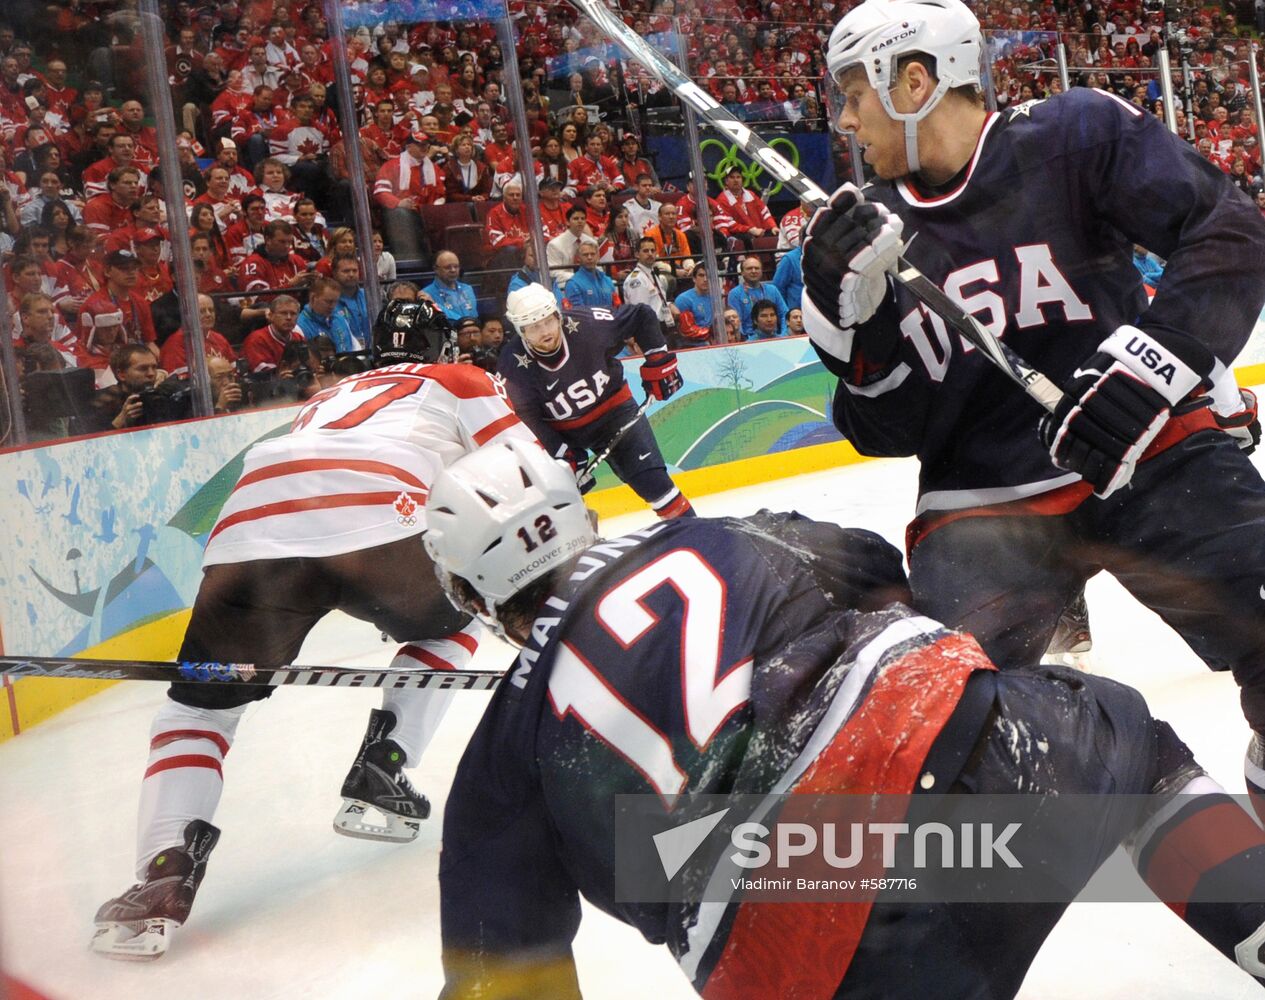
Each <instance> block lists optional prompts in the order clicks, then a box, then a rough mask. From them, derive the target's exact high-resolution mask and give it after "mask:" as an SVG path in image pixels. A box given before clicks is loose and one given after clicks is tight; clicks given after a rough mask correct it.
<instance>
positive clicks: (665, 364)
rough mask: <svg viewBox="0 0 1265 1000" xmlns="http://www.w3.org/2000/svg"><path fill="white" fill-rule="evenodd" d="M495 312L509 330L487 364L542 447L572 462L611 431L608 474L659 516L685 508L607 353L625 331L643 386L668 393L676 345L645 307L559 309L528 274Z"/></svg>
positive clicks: (672, 388)
mask: <svg viewBox="0 0 1265 1000" xmlns="http://www.w3.org/2000/svg"><path fill="white" fill-rule="evenodd" d="M505 318H506V319H507V320H509V322H510V324H511V325H512V326H513V327H514V329H515V330H516V331H517V334H518V335H517V336H515V337H511V338H510V339H509V340H507V341H506V342H505V346H504V347H503V348H501V356H500V361H499V363H498V365H497V370H498V372H499V373H500V374H501V375H502V376H503V377H504V379H505V384H506V387H507V388H508V390H509V397H510V401H511V402H512V403H513V404H514V410H515V411H516V412H517V413H518V415H519V417H520V418H522V420H523V422H524V423H525V424H526V425H527V426H528V427H530V428H531V429H532V431H533V432H535V434H536V436H537V437H538V438H539V439H540V442H541V444H543V445H544V446H545V448H546V450H548V452H549V453H550V454H551V455H553V456H554V457H556V458H564V459H566V460H567V461H568V462H570V464H571V466H572V468H575V469H579V467H580V466H581V465H582V463H583V462H584V461H585V458H586V454H587V452H589V451H593V452H601V451H603V450H605V448H606V447H607V446H608V445H610V443H611V442H612V441H615V445H614V447H613V448H611V451H610V454H609V455H608V456H607V461H608V462H609V463H610V467H611V470H612V471H613V472H614V473H615V475H617V476H618V477H619V478H620V479H621V480H623V481H624V482H625V483H627V484H628V485H629V486H630V487H632V490H633V492H634V493H636V494H637V495H638V496H639V497H641V498H642V499H643V500H645V501H646V503H648V504H649V505H650V506H651V508H652V509H653V510H654V512H655V513H656V514H658V515H659V517H662V518H671V517H687V516H693V514H694V508H693V507H692V506H691V505H690V501H689V499H688V498H687V497H686V496H685V494H684V493H682V492H681V491H680V489H678V488H677V486H676V484H675V483H673V482H672V478H671V477H670V476H669V475H668V471H667V465H666V463H665V462H664V461H663V455H662V454H661V453H660V451H659V443H658V442H657V441H656V440H655V438H654V431H653V430H651V428H650V421H648V420H647V419H646V418H645V415H644V414H638V413H637V404H636V402H634V400H633V396H632V390H631V389H630V388H629V387H628V383H627V382H626V381H625V380H624V367H623V365H622V364H621V363H620V362H619V361H618V360H617V359H616V355H617V354H619V352H620V351H621V350H623V348H624V345H625V342H626V341H628V340H633V341H635V342H636V344H637V346H638V347H640V348H641V351H642V353H643V354H644V355H645V358H646V360H645V361H644V362H643V363H642V366H641V384H642V387H643V388H644V389H645V391H646V394H647V395H648V396H653V397H654V398H655V399H668V398H670V397H671V396H672V395H673V394H674V393H675V392H676V391H677V390H678V389H679V388H680V387H681V376H680V373H679V372H678V371H677V364H676V355H675V354H674V353H673V352H671V351H669V350H668V349H667V342H666V341H665V340H664V339H663V334H662V332H660V329H659V323H658V321H657V320H656V319H655V315H654V313H653V312H652V311H651V310H650V308H649V307H648V306H643V305H625V306H622V307H620V308H618V309H616V310H614V311H613V312H612V311H611V310H608V309H597V308H593V309H586V308H574V309H565V310H560V309H559V308H558V303H557V300H556V299H555V297H554V295H553V293H552V292H550V291H549V290H548V289H546V288H545V287H544V286H543V285H537V284H529V285H526V286H524V287H523V288H519V289H517V290H515V291H513V292H510V294H509V297H508V298H507V299H506V300H505Z"/></svg>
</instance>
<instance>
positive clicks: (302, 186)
mask: <svg viewBox="0 0 1265 1000" xmlns="http://www.w3.org/2000/svg"><path fill="white" fill-rule="evenodd" d="M290 110H291V112H292V117H290V118H287V119H286V120H285V121H284V122H282V123H281V124H279V125H278V126H277V127H276V128H274V129H273V130H272V136H271V138H270V139H269V141H268V144H269V148H270V149H271V151H272V157H273V158H275V159H277V160H280V161H281V162H282V163H284V164H285V165H286V166H287V167H289V169H290V186H291V187H292V188H293V189H294V190H295V191H298V192H300V193H301V194H303V195H304V196H305V197H308V198H312V199H313V200H315V201H316V202H317V203H318V204H320V203H321V202H322V200H323V198H324V195H325V192H326V191H327V190H328V187H329V164H328V161H329V151H330V146H332V145H333V142H334V139H335V138H336V137H335V136H333V135H332V134H331V133H330V132H329V131H328V130H327V129H326V127H325V126H324V125H323V124H321V123H320V122H318V121H316V117H315V116H316V102H315V101H314V100H313V99H312V98H311V97H310V96H309V95H307V94H300V95H299V96H298V97H296V98H295V99H294V103H293V106H292V107H291V109H290Z"/></svg>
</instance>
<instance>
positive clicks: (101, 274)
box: [53, 226, 105, 326]
mask: <svg viewBox="0 0 1265 1000" xmlns="http://www.w3.org/2000/svg"><path fill="white" fill-rule="evenodd" d="M96 248H97V234H96V233H94V232H93V231H92V230H91V229H89V228H88V227H87V226H71V227H70V228H69V229H67V230H66V253H65V254H64V255H63V256H62V258H61V260H59V261H57V262H56V264H55V265H54V271H53V277H54V283H55V285H56V288H55V289H54V291H53V302H54V303H55V304H56V306H57V310H58V312H60V313H61V315H62V318H63V319H64V320H65V322H67V323H69V324H72V325H74V326H77V325H78V324H79V314H80V312H82V311H83V305H84V303H85V302H86V301H87V300H88V296H90V295H91V294H92V293H93V292H95V291H97V290H99V289H100V288H101V287H103V286H104V285H105V270H104V268H103V267H102V264H101V260H100V259H99V258H98V257H97V256H96V255H95V254H94V251H95V250H96Z"/></svg>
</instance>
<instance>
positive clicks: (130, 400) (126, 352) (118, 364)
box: [91, 316, 158, 431]
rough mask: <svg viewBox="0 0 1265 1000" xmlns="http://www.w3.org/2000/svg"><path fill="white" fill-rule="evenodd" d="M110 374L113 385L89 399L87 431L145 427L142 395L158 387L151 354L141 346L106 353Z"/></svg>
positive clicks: (156, 372) (155, 366) (156, 373)
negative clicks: (90, 402)
mask: <svg viewBox="0 0 1265 1000" xmlns="http://www.w3.org/2000/svg"><path fill="white" fill-rule="evenodd" d="M97 318H98V320H101V319H105V318H106V317H104V316H99V317H97ZM120 325H121V324H120ZM110 371H111V372H112V373H113V374H114V378H115V384H114V385H111V386H107V387H106V388H104V389H99V390H97V392H96V394H95V395H94V396H93V397H92V412H93V414H94V418H93V420H92V424H93V426H92V428H91V429H92V430H93V431H108V430H111V429H113V430H122V429H123V428H124V427H139V426H141V425H142V424H143V423H145V404H144V401H143V399H142V394H143V393H144V392H145V391H146V390H150V391H152V390H153V389H154V387H155V386H157V385H158V360H157V359H156V358H155V357H154V353H153V351H151V350H150V349H149V348H148V347H146V346H144V345H143V344H123V345H122V346H120V347H116V348H114V350H113V351H112V352H111V353H110Z"/></svg>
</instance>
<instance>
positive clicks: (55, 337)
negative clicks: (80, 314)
mask: <svg viewBox="0 0 1265 1000" xmlns="http://www.w3.org/2000/svg"><path fill="white" fill-rule="evenodd" d="M16 319H17V324H16V326H15V329H14V337H15V339H14V344H13V346H14V347H15V348H17V349H18V350H23V349H25V348H27V347H33V346H34V345H36V344H48V345H49V346H50V347H52V348H53V349H54V350H55V351H57V353H58V354H59V355H61V358H62V360H63V361H64V362H65V363H66V364H67V365H68V366H70V367H71V368H73V367H75V344H76V343H77V341H78V338H77V337H76V336H75V334H74V331H72V330H71V329H70V327H68V326H67V325H66V324H65V323H63V322H62V321H61V317H60V316H59V315H58V314H57V307H56V306H54V305H53V300H52V299H51V298H49V297H48V296H47V295H45V294H44V293H43V292H32V293H29V294H27V295H23V296H22V297H21V298H20V299H19V300H18V308H17V313H16Z"/></svg>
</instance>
